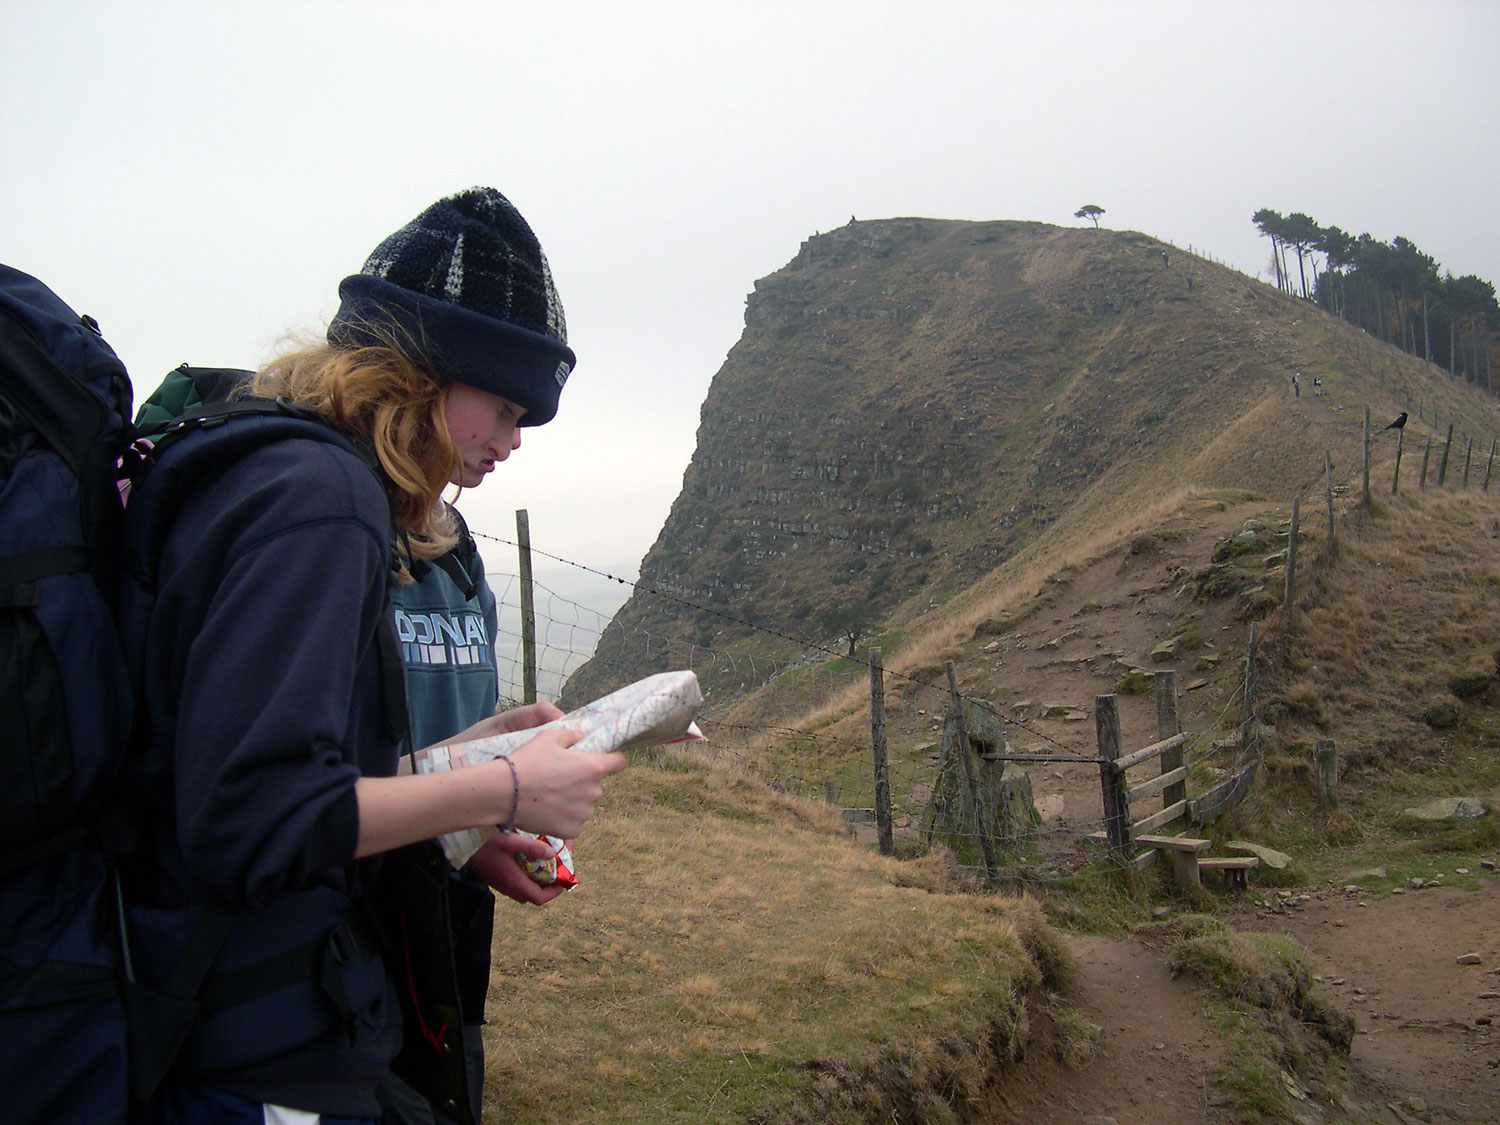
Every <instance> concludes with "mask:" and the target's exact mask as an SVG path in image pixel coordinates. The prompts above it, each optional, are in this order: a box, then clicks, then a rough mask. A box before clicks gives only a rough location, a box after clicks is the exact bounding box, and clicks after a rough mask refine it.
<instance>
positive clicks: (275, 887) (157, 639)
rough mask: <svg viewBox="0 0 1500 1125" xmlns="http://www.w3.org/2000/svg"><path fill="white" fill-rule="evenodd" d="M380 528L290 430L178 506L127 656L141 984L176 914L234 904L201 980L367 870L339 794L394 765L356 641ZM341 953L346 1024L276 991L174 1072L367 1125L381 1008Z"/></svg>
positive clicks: (317, 448) (311, 996) (312, 935)
mask: <svg viewBox="0 0 1500 1125" xmlns="http://www.w3.org/2000/svg"><path fill="white" fill-rule="evenodd" d="M389 528H390V516H389V509H388V506H387V502H386V498H385V494H384V490H383V488H382V486H381V484H380V482H379V481H378V480H377V479H376V477H375V476H374V474H373V473H372V472H371V471H370V469H369V468H368V467H367V466H366V465H364V464H363V463H362V462H361V461H360V460H359V459H358V458H357V457H355V456H354V455H352V454H351V453H349V452H348V451H346V450H343V449H340V448H337V447H335V446H333V445H330V444H326V443H323V442H318V441H310V440H302V439H290V440H283V441H279V442H275V443H273V444H270V445H266V446H263V447H261V448H259V449H256V450H254V451H253V452H251V453H249V454H248V455H246V456H244V457H243V458H241V459H240V460H238V461H236V462H234V463H233V464H232V465H231V466H230V467H229V468H228V469H227V470H225V471H224V472H223V473H222V474H221V475H220V476H219V477H218V478H217V479H216V480H212V481H209V482H206V483H205V484H203V485H200V486H199V487H197V488H196V489H195V490H194V491H193V492H192V494H191V495H190V496H189V497H188V498H187V500H186V501H185V502H184V503H183V504H182V506H181V507H180V509H179V511H178V514H177V517H176V519H175V521H174V522H173V524H172V527H171V530H170V532H169V533H168V535H167V538H166V540H165V543H164V546H163V549H162V554H161V559H160V564H159V568H158V571H157V574H158V585H157V593H156V598H155V601H154V604H153V605H152V608H151V614H150V617H149V619H148V623H147V626H146V634H145V637H144V650H143V651H144V705H145V708H146V711H147V717H148V719H149V722H150V730H151V747H150V751H149V753H148V754H147V755H146V760H147V762H148V769H147V773H148V781H147V791H148V792H149V793H150V794H151V795H152V797H153V799H154V800H153V806H154V807H155V808H156V809H157V811H158V817H157V819H156V820H155V822H154V824H153V829H154V832H153V844H154V848H155V860H156V864H157V866H158V868H159V871H160V872H161V875H160V879H161V883H160V886H159V888H158V892H157V896H156V906H157V907H160V908H163V909H159V910H155V911H142V912H140V916H139V917H138V918H137V923H138V926H139V928H140V930H141V936H142V937H144V939H145V940H138V941H137V945H138V946H139V947H141V948H142V949H143V950H144V951H145V952H144V954H143V955H144V957H145V959H146V963H147V969H148V971H149V972H152V973H153V975H161V974H162V973H165V972H168V971H170V967H171V951H172V950H174V949H175V948H177V947H178V946H179V945H180V942H181V940H182V934H183V918H184V917H190V915H191V913H192V912H191V910H190V909H186V908H191V907H193V906H195V905H197V904H201V903H209V902H215V903H227V904H231V905H232V906H235V907H238V908H242V909H241V912H240V913H239V914H238V915H237V916H236V920H235V924H234V928H233V930H232V931H231V934H230V937H229V939H228V941H227V942H226V944H225V947H224V950H223V953H222V954H221V956H220V958H219V962H218V963H217V965H216V969H215V971H216V972H222V971H225V970H229V969H233V968H237V967H240V966H243V965H246V964H253V963H255V962H257V961H261V960H263V959H265V958H267V957H268V956H271V955H272V954H274V953H276V952H278V951H279V950H281V949H283V948H286V947H288V946H295V945H296V944H297V943H298V942H305V941H308V940H316V938H317V937H318V935H319V934H321V933H326V932H327V931H328V930H330V929H332V928H333V926H334V925H335V924H337V922H338V921H339V918H340V915H341V913H342V911H343V909H344V907H345V905H346V904H347V903H348V901H349V900H350V898H351V896H354V895H357V894H358V893H359V892H360V891H361V890H363V889H364V888H365V887H366V886H367V885H368V881H369V879H370V877H371V876H372V875H373V873H374V871H375V870H376V867H377V864H378V861H377V860H364V861H355V859H354V847H355V841H356V837H357V833H358V828H359V820H358V808H357V804H356V799H355V791H354V785H355V781H356V780H357V779H358V778H359V777H360V776H361V775H362V774H369V775H376V776H385V775H390V774H392V773H394V772H395V768H396V760H397V753H398V744H397V742H396V741H395V740H394V738H393V736H392V733H391V731H390V730H389V729H388V724H387V722H386V718H385V715H386V712H385V710H384V707H385V699H384V695H383V691H382V673H381V657H380V650H379V646H378V642H377V631H378V630H379V629H380V628H381V621H382V618H383V617H384V615H385V614H387V613H388V612H389V610H388V608H387V605H386V600H385V587H386V582H387V578H388V574H389ZM128 619H129V615H127V620H128ZM387 624H388V623H387ZM137 651H140V649H137ZM153 939H157V940H153ZM364 953H369V954H371V955H370V956H363V954H364ZM361 954H362V955H361V956H360V957H358V958H356V961H357V962H358V963H357V964H353V965H351V966H349V967H347V969H346V971H345V974H344V975H345V977H346V980H345V986H346V988H347V990H348V992H349V997H348V999H349V1005H350V1007H352V1008H353V1009H354V1013H353V1018H352V1020H350V1021H348V1022H347V1024H346V1022H345V1021H344V1020H342V1019H341V1018H340V1016H339V1015H338V1013H337V1012H336V1011H335V1010H334V1008H333V1006H332V1005H331V1004H330V1003H329V1002H328V1001H327V998H326V996H325V995H323V994H322V993H320V992H319V991H318V989H317V987H316V986H315V984H314V982H311V981H308V982H305V983H304V984H301V985H296V986H291V987H287V988H283V989H281V990H279V991H276V992H272V993H271V994H269V995H265V996H261V997H258V998H256V999H254V1000H253V1001H251V1002H250V1003H247V1004H238V1005H234V1006H231V1007H229V1008H226V1009H223V1010H222V1011H220V1012H217V1013H212V1014H210V1015H209V1017H208V1018H207V1019H204V1020H200V1022H199V1026H198V1027H197V1028H196V1029H195V1031H194V1035H193V1037H192V1038H191V1039H190V1040H189V1043H188V1046H187V1051H186V1058H187V1061H188V1069H189V1072H190V1074H191V1075H192V1076H193V1077H194V1078H195V1079H197V1080H200V1081H206V1082H208V1083H209V1084H210V1085H215V1086H219V1087H222V1088H224V1089H229V1090H231V1091H233V1092H236V1093H240V1094H244V1095H246V1096H250V1097H257V1098H261V1099H263V1100H267V1101H273V1102H277V1103H279V1104H284V1105H290V1106H295V1107H298V1108H303V1109H309V1110H316V1111H320V1112H323V1113H335V1114H350V1115H365V1116H370V1115H374V1114H375V1112H376V1103H375V1101H374V1087H375V1085H376V1084H377V1083H378V1082H379V1081H380V1080H382V1078H383V1075H384V1073H385V1070H386V1068H387V1066H388V1063H389V1060H390V1058H391V1057H392V1056H393V1055H394V1052H395V1050H396V1049H397V1048H398V1047H399V1044H400V1015H399V1011H398V1010H397V1006H396V1003H395V999H394V995H393V993H392V992H391V989H390V985H389V982H388V980H387V979H386V976H385V973H384V971H383V968H382V967H381V965H380V963H379V960H378V958H376V957H374V956H373V951H361ZM153 957H154V958H155V960H156V963H155V964H152V958H153ZM351 1032H352V1033H353V1034H352V1040H351V1034H350V1033H351Z"/></svg>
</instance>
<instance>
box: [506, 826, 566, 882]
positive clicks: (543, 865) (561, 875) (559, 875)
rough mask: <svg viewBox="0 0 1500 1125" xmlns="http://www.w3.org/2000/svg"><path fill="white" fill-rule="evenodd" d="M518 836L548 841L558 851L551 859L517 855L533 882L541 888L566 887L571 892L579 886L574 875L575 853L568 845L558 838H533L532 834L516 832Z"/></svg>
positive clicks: (518, 860) (518, 861) (517, 860)
mask: <svg viewBox="0 0 1500 1125" xmlns="http://www.w3.org/2000/svg"><path fill="white" fill-rule="evenodd" d="M516 835H517V836H531V838H532V839H533V840H546V841H547V843H549V844H551V845H552V846H553V847H554V848H556V849H557V854H556V855H555V856H552V857H551V858H550V859H532V858H531V857H530V856H524V855H521V854H520V853H519V852H517V853H516V862H517V863H519V864H520V865H521V869H522V870H523V871H525V872H526V874H527V875H528V876H530V878H531V881H532V882H533V883H535V884H536V885H537V886H539V887H553V886H558V885H561V886H564V887H567V888H568V889H569V890H572V889H573V888H574V887H576V886H578V876H577V875H575V874H573V853H572V852H570V851H569V850H568V845H567V844H565V843H564V842H563V841H562V840H559V839H558V838H557V837H556V836H533V835H532V834H531V833H530V832H520V831H517V832H516Z"/></svg>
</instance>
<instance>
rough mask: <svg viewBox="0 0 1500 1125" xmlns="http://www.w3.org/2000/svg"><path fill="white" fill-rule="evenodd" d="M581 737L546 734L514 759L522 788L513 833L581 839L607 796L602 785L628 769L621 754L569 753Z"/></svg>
mask: <svg viewBox="0 0 1500 1125" xmlns="http://www.w3.org/2000/svg"><path fill="white" fill-rule="evenodd" d="M580 737H581V735H580V734H579V732H577V731H564V730H561V729H552V730H544V731H542V732H541V733H540V734H538V735H537V736H536V737H535V738H533V739H532V740H531V741H530V742H528V743H526V744H525V745H524V746H522V747H521V748H520V749H519V750H517V751H516V752H515V753H513V754H512V755H511V756H510V761H511V765H513V766H515V767H516V780H517V782H518V783H519V790H518V798H517V802H516V818H515V822H514V824H513V827H515V828H521V829H524V830H525V831H527V832H535V833H536V834H537V835H539V836H558V837H561V838H562V839H565V840H566V839H569V838H571V837H573V836H577V835H578V833H579V831H580V830H581V829H582V828H583V822H584V821H585V820H587V819H588V818H589V815H590V814H591V813H592V812H593V811H594V806H595V805H596V804H598V803H599V798H600V797H602V796H603V795H604V779H605V778H606V777H608V776H609V775H610V774H615V773H619V772H620V771H621V770H622V769H624V768H625V764H626V763H625V755H624V754H622V753H620V752H619V751H614V752H612V753H609V754H592V753H589V752H587V751H583V750H570V749H568V747H570V746H572V744H573V743H574V742H576V741H577V740H578V739H579V738H580ZM495 764H497V765H499V764H500V763H495ZM502 768H503V767H502Z"/></svg>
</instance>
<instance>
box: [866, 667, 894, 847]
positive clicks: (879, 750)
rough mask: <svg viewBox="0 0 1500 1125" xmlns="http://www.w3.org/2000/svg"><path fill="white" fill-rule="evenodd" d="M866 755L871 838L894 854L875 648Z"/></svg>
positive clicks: (881, 680) (880, 681) (881, 693)
mask: <svg viewBox="0 0 1500 1125" xmlns="http://www.w3.org/2000/svg"><path fill="white" fill-rule="evenodd" d="M870 753H871V755H872V756H873V757H874V760H875V838H876V841H877V842H878V844H879V846H880V854H881V855H894V854H895V853H896V842H895V840H894V839H893V838H892V835H891V776H890V769H889V765H888V763H887V761H886V754H885V665H884V663H883V659H882V657H881V654H880V650H879V649H878V648H872V649H871V650H870Z"/></svg>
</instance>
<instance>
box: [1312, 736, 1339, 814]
mask: <svg viewBox="0 0 1500 1125" xmlns="http://www.w3.org/2000/svg"><path fill="white" fill-rule="evenodd" d="M1314 754H1315V755H1316V757H1317V763H1318V807H1319V808H1324V809H1331V808H1333V807H1335V806H1336V805H1337V804H1338V803H1339V751H1338V747H1337V746H1335V745H1334V742H1333V739H1331V738H1323V739H1319V740H1318V746H1317V749H1316V750H1315V751H1314Z"/></svg>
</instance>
